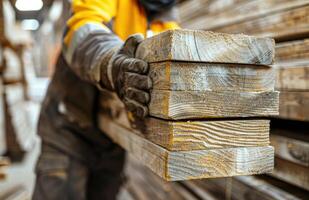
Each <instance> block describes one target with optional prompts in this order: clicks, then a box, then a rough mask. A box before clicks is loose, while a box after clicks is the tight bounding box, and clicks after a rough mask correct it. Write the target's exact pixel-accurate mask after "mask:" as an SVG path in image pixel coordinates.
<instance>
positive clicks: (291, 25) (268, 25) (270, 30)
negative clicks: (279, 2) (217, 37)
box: [212, 6, 309, 41]
mask: <svg viewBox="0 0 309 200" xmlns="http://www.w3.org/2000/svg"><path fill="white" fill-rule="evenodd" d="M212 30H213V31H216V32H225V33H245V34H249V35H256V36H263V37H273V38H275V39H276V40H278V41H285V40H289V39H292V38H300V37H304V36H306V35H308V34H309V6H302V7H299V8H295V9H291V10H287V11H283V12H279V13H276V12H275V13H272V14H271V15H267V16H265V17H261V18H258V19H253V20H248V21H244V22H240V23H236V24H232V25H229V26H224V27H221V28H214V29H212Z"/></svg>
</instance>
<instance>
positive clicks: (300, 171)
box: [271, 157, 309, 190]
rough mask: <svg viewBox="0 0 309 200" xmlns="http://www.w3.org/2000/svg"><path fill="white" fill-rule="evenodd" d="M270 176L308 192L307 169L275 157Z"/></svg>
mask: <svg viewBox="0 0 309 200" xmlns="http://www.w3.org/2000/svg"><path fill="white" fill-rule="evenodd" d="M271 175H272V176H274V177H276V178H278V179H281V180H283V181H286V182H288V183H291V184H293V185H296V186H298V187H301V188H303V189H305V190H309V167H305V166H302V165H298V164H295V163H293V162H289V161H287V160H283V159H281V158H278V157H276V158H275V170H274V171H273V173H272V174H271Z"/></svg>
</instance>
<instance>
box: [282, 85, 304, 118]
mask: <svg viewBox="0 0 309 200" xmlns="http://www.w3.org/2000/svg"><path fill="white" fill-rule="evenodd" d="M308 105H309V91H303V92H302V91H299V92H298V91H281V92H280V106H279V113H280V114H279V116H278V118H282V119H291V120H299V121H309V106H308Z"/></svg>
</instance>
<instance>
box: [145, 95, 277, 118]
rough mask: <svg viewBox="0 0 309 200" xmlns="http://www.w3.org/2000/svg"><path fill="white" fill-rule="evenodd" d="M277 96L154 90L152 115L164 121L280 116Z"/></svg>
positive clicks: (151, 106) (150, 107)
mask: <svg viewBox="0 0 309 200" xmlns="http://www.w3.org/2000/svg"><path fill="white" fill-rule="evenodd" d="M278 100H279V93H278V92H229V91H228V92H212V91H211V92H209V91H203V92H199V91H167V90H153V91H152V92H151V101H150V104H149V112H150V115H151V116H155V117H159V118H163V119H175V120H179V119H198V118H199V119H201V118H227V117H256V116H275V115H278V104H279V102H278Z"/></svg>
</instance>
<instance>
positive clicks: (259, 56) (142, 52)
mask: <svg viewBox="0 0 309 200" xmlns="http://www.w3.org/2000/svg"><path fill="white" fill-rule="evenodd" d="M274 46H275V42H274V40H273V39H270V38H262V37H253V36H247V35H244V34H226V33H215V32H211V31H201V30H185V29H181V30H169V31H166V32H163V33H161V34H158V35H156V36H153V37H151V38H148V39H146V40H144V41H143V42H142V43H141V44H140V45H139V47H138V49H137V51H136V56H137V57H138V58H140V59H143V60H145V61H147V62H150V63H152V62H161V61H194V62H211V63H213V62H214V63H243V64H261V65H270V64H272V63H273V61H274Z"/></svg>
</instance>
